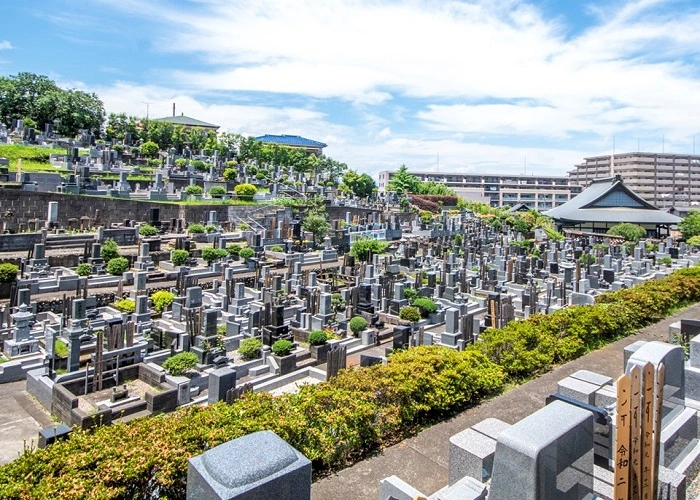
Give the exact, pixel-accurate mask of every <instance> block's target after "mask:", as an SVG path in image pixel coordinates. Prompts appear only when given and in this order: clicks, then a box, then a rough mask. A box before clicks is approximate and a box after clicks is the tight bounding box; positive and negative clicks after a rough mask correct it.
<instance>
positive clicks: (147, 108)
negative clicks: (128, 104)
mask: <svg viewBox="0 0 700 500" xmlns="http://www.w3.org/2000/svg"><path fill="white" fill-rule="evenodd" d="M141 104H145V105H146V132H148V111H149V107H150V105H151V103H150V102H146V101H141Z"/></svg>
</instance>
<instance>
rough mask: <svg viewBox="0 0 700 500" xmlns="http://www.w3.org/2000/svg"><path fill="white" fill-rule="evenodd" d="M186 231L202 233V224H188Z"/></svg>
mask: <svg viewBox="0 0 700 500" xmlns="http://www.w3.org/2000/svg"><path fill="white" fill-rule="evenodd" d="M187 232H188V233H190V234H202V233H203V232H204V226H203V225H202V224H190V225H189V227H188V228H187Z"/></svg>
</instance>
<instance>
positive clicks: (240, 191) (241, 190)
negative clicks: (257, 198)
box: [233, 184, 258, 200]
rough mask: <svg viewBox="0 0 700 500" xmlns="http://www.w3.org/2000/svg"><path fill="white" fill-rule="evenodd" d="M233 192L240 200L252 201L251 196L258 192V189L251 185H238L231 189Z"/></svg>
mask: <svg viewBox="0 0 700 500" xmlns="http://www.w3.org/2000/svg"><path fill="white" fill-rule="evenodd" d="M233 192H234V193H236V196H238V197H239V198H241V199H242V200H252V199H253V195H254V194H255V193H257V192H258V188H256V187H255V186H253V185H252V184H238V185H237V186H236V187H234V188H233Z"/></svg>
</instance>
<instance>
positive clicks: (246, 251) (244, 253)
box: [238, 247, 255, 260]
mask: <svg viewBox="0 0 700 500" xmlns="http://www.w3.org/2000/svg"><path fill="white" fill-rule="evenodd" d="M238 255H240V256H241V258H242V259H246V260H248V259H250V258H251V257H252V256H253V255H255V250H253V249H252V248H250V247H245V248H241V251H240V252H238Z"/></svg>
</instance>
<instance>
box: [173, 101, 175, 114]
mask: <svg viewBox="0 0 700 500" xmlns="http://www.w3.org/2000/svg"><path fill="white" fill-rule="evenodd" d="M173 116H175V103H173Z"/></svg>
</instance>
